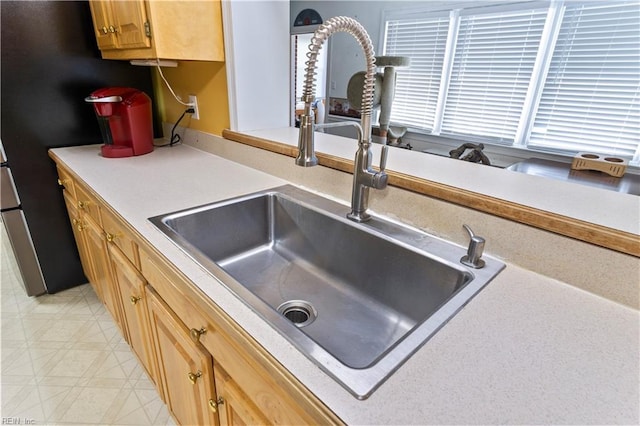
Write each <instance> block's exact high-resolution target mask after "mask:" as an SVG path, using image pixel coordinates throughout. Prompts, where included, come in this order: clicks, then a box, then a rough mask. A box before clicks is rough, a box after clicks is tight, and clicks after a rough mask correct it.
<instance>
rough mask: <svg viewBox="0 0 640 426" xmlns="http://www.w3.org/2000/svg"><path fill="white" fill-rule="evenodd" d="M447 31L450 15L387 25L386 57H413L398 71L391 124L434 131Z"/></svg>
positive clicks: (384, 49)
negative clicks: (407, 64) (407, 65)
mask: <svg viewBox="0 0 640 426" xmlns="http://www.w3.org/2000/svg"><path fill="white" fill-rule="evenodd" d="M448 30H449V18H448V15H445V16H440V17H437V16H434V17H425V18H413V19H402V20H400V19H395V20H388V21H387V22H386V39H385V44H384V48H383V52H384V55H388V56H409V57H411V66H410V67H408V68H399V69H398V70H397V74H396V76H397V77H396V92H395V98H394V99H395V100H394V102H393V108H392V110H391V121H392V122H395V123H402V124H403V125H405V126H408V127H413V128H417V129H424V130H429V131H430V130H432V129H433V126H434V117H435V111H436V106H437V104H438V91H439V90H440V80H441V76H442V63H443V59H444V53H445V47H446V43H447V32H448Z"/></svg>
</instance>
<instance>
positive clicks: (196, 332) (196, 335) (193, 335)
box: [189, 327, 207, 343]
mask: <svg viewBox="0 0 640 426" xmlns="http://www.w3.org/2000/svg"><path fill="white" fill-rule="evenodd" d="M206 332H207V329H206V328H204V327H202V328H200V330H196V329H195V328H192V329H191V330H189V336H190V337H191V340H193V341H194V342H195V343H198V342H199V341H200V336H202V335H203V334H204V333H206Z"/></svg>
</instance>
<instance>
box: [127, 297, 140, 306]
mask: <svg viewBox="0 0 640 426" xmlns="http://www.w3.org/2000/svg"><path fill="white" fill-rule="evenodd" d="M140 299H142V297H137V296H131V297H130V298H129V301H130V302H131V304H132V305H135V304H136V303H138V301H139V300H140Z"/></svg>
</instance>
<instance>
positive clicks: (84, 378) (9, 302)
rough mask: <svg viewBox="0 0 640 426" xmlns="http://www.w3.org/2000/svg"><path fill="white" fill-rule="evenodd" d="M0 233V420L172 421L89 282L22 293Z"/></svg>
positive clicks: (65, 422) (55, 422)
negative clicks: (35, 294) (33, 293)
mask: <svg viewBox="0 0 640 426" xmlns="http://www.w3.org/2000/svg"><path fill="white" fill-rule="evenodd" d="M0 234H1V235H0V239H1V241H0V243H1V244H0V258H1V263H0V273H1V275H0V324H1V331H0V345H1V346H0V352H1V359H0V368H1V374H0V381H1V397H0V398H1V401H2V405H1V409H0V416H1V417H2V420H1V421H0V422H1V424H22V425H24V424H35V425H71V424H82V425H97V424H101V425H166V424H168V425H174V424H175V423H174V421H173V419H172V418H171V416H170V415H169V412H168V411H167V408H166V406H165V405H164V403H163V402H162V401H161V400H160V398H159V396H158V394H157V392H156V390H155V388H154V385H153V383H151V381H150V380H149V378H148V376H147V375H146V373H145V372H144V371H143V368H142V367H141V366H140V365H139V364H138V360H137V359H136V357H135V355H134V354H133V353H132V352H131V350H130V349H129V346H128V345H127V343H126V342H125V341H124V339H123V338H122V337H121V336H120V333H119V331H118V329H117V328H116V325H115V323H114V322H113V321H112V319H111V317H110V315H109V313H108V312H107V311H106V309H105V308H104V306H103V305H102V303H101V302H100V301H99V300H98V298H97V297H96V295H95V293H94V291H93V289H92V288H91V286H90V285H89V284H85V285H82V286H80V287H75V288H72V289H69V290H65V291H63V292H60V293H58V294H54V295H43V296H40V297H37V298H33V297H27V296H26V294H25V292H24V289H23V288H22V287H21V281H20V280H21V278H20V275H19V272H18V269H17V265H16V264H15V259H14V258H13V253H12V251H11V247H10V245H9V242H8V238H7V236H6V233H5V229H4V225H3V224H2V222H0Z"/></svg>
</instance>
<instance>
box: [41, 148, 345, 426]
mask: <svg viewBox="0 0 640 426" xmlns="http://www.w3.org/2000/svg"><path fill="white" fill-rule="evenodd" d="M52 157H53V158H54V160H55V156H53V155H52ZM58 174H59V176H60V180H59V182H61V186H63V187H64V191H63V195H64V198H65V202H66V204H67V210H68V213H69V219H70V223H71V225H72V227H73V232H74V236H75V238H76V243H77V245H78V251H79V254H80V259H81V262H82V265H83V268H84V270H85V273H86V275H87V278H88V279H89V280H90V282H91V285H92V286H93V288H94V289H95V291H96V293H97V294H98V297H100V299H101V300H102V301H103V303H104V304H105V306H106V307H107V309H108V310H109V312H110V313H111V314H112V316H113V318H114V320H115V321H116V323H117V324H118V326H119V327H120V329H121V331H122V334H123V336H124V338H125V339H126V340H127V342H128V343H129V345H130V346H131V349H132V350H133V352H134V353H135V354H136V355H137V357H138V359H139V360H140V362H141V364H142V365H143V366H144V368H145V370H146V371H147V373H148V374H149V376H150V378H151V380H152V381H153V382H154V383H155V384H156V388H157V389H158V392H159V393H160V396H161V397H162V399H163V400H164V401H165V402H166V404H167V406H168V408H169V411H170V412H171V413H172V415H173V416H174V418H175V420H176V422H177V423H178V424H182V425H205V424H206V425H243V424H247V425H248V424H260V425H266V424H291V425H293V424H295V425H303V424H342V422H341V421H340V419H339V418H337V417H336V416H335V415H334V414H333V413H332V412H331V411H330V410H329V409H327V408H326V407H325V406H324V405H323V404H322V403H321V402H320V401H318V400H317V399H316V398H315V396H314V395H312V394H311V393H310V392H309V391H308V390H307V389H306V388H304V386H303V385H301V384H300V383H299V382H298V381H297V379H296V378H295V377H293V376H292V375H291V374H290V373H289V372H288V371H287V370H286V369H285V368H284V367H282V365H280V364H279V363H278V361H277V360H275V359H274V358H273V357H272V356H271V355H270V354H269V353H268V352H267V351H265V350H264V348H262V347H261V346H260V345H259V344H258V343H257V342H256V341H255V340H254V339H253V338H252V337H251V336H250V335H248V334H247V333H246V332H245V331H244V330H243V329H242V328H241V327H240V326H238V324H237V323H236V322H235V321H234V320H233V319H232V318H231V317H229V316H228V315H227V314H226V313H225V312H224V311H222V310H221V309H220V308H219V307H218V306H217V305H216V304H215V303H214V302H213V301H212V300H211V299H209V298H207V297H206V296H203V295H202V294H201V293H200V291H199V289H197V287H196V286H195V285H194V284H193V283H192V282H191V281H190V280H189V279H188V278H186V277H185V276H184V275H183V274H182V273H181V272H180V271H179V270H178V269H177V268H175V266H173V264H171V262H169V261H168V260H167V259H166V258H165V257H164V256H162V255H160V254H158V253H157V252H156V251H155V249H154V248H153V247H152V246H150V245H149V244H148V243H147V242H146V240H144V238H142V237H141V236H140V235H139V234H137V232H136V231H135V230H133V228H131V226H130V225H129V224H128V223H127V222H126V221H124V220H123V219H122V218H121V217H120V216H119V215H118V214H117V213H116V212H115V211H114V210H113V209H111V208H110V206H108V205H107V204H106V203H104V202H103V201H102V200H101V199H100V196H99V195H98V194H96V193H94V192H93V191H92V190H91V189H90V188H89V187H88V186H86V184H85V183H84V182H83V181H81V180H80V179H79V178H77V177H75V176H74V175H73V173H72V172H71V171H69V170H68V169H66V168H65V167H64V165H63V164H61V163H58Z"/></svg>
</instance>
